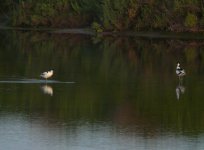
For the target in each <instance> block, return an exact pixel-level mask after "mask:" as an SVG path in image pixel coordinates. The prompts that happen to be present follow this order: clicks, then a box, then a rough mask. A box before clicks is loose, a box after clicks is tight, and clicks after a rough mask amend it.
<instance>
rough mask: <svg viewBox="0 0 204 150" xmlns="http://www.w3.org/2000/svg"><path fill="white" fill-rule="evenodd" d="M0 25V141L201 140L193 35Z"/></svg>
mask: <svg viewBox="0 0 204 150" xmlns="http://www.w3.org/2000/svg"><path fill="white" fill-rule="evenodd" d="M0 34H1V36H0V37H1V40H0V145H1V149H21V150H23V149H30V150H32V149H33V150H36V149H38V150H56V149H57V150H65V149H66V150H67V149H75V150H93V149H94V150H95V149H97V150H102V149H103V150H104V149H108V150H120V149H121V150H123V149H139V150H146V149H150V150H159V149H162V150H163V149H169V150H170V149H173V150H176V149H178V150H188V149H204V144H203V141H204V109H203V105H204V101H203V96H204V93H203V89H204V76H203V74H204V71H203V70H204V61H203V58H204V49H203V46H202V45H203V43H202V41H194V40H188V41H181V40H174V39H163V40H162V39H160V40H151V39H149V38H148V39H139V38H132V37H131V38H128V37H117V38H116V37H98V38H96V37H92V36H88V35H87V36H86V35H81V36H80V35H69V34H50V33H49V34H46V33H36V32H12V31H9V32H8V31H6V32H5V31H3V32H0ZM177 62H180V63H181V66H182V67H184V69H185V70H186V72H187V75H186V77H184V78H183V79H182V81H179V80H178V77H177V76H176V74H175V68H176V64H177ZM50 69H53V70H54V76H53V77H52V78H50V79H48V80H47V81H45V80H43V79H41V78H40V77H39V75H40V73H41V72H44V71H47V70H50Z"/></svg>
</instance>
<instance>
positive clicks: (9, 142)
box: [0, 114, 204, 150]
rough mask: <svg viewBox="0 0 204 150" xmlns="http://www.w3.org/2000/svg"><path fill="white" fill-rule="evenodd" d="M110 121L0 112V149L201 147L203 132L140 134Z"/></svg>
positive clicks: (168, 149)
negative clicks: (64, 119) (58, 119)
mask: <svg viewBox="0 0 204 150" xmlns="http://www.w3.org/2000/svg"><path fill="white" fill-rule="evenodd" d="M127 130H128V129H127V128H123V127H117V128H116V127H115V126H114V125H113V124H110V123H108V122H107V123H106V122H104V123H102V122H100V123H94V124H92V123H91V124H90V123H88V122H83V121H81V122H80V121H77V122H70V123H66V124H65V123H60V122H55V123H53V124H50V123H49V124H48V122H45V120H43V118H41V117H35V118H29V117H25V116H21V115H20V114H19V115H12V114H1V117H0V145H1V149H8V150H9V149H16V148H17V149H21V150H24V149H29V150H36V149H37V150H67V149H70V150H73V149H74V150H96V149H97V150H104V149H107V150H109V149H110V150H125V149H128V150H134V149H137V150H146V149H151V150H160V149H161V150H163V149H165V150H190V149H195V150H196V149H198V150H199V149H202V147H204V143H203V140H204V138H203V135H199V136H196V137H188V136H185V135H177V134H173V133H161V134H160V133H157V134H156V135H154V136H153V137H148V136H147V137H144V135H143V133H142V132H140V130H138V132H137V131H134V132H127Z"/></svg>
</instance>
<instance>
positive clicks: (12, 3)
mask: <svg viewBox="0 0 204 150" xmlns="http://www.w3.org/2000/svg"><path fill="white" fill-rule="evenodd" d="M0 4H1V5H0V7H1V12H0V13H1V14H2V15H1V16H4V17H5V16H7V19H9V21H10V23H11V24H12V25H13V26H32V27H33V26H34V27H39V26H44V27H64V28H70V27H72V28H76V27H91V26H94V27H96V30H97V31H98V30H99V31H101V30H106V31H121V30H168V31H202V30H203V28H204V2H203V1H202V0H171V1H170V0H145V1H142V0H2V1H1V2H0ZM92 24H94V25H92Z"/></svg>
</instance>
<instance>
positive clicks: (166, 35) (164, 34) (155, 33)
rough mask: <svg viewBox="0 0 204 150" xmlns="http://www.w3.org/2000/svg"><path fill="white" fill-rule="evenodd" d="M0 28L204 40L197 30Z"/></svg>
mask: <svg viewBox="0 0 204 150" xmlns="http://www.w3.org/2000/svg"><path fill="white" fill-rule="evenodd" d="M0 30H15V31H24V32H26V31H35V32H46V33H52V34H81V35H90V36H97V37H101V36H116V37H118V36H119V37H137V38H147V39H180V40H204V34H202V33H199V32H167V31H166V32H165V31H164V32H163V31H162V32H161V31H115V32H111V31H103V32H99V33H98V32H96V31H95V30H93V29H91V28H89V29H88V28H78V29H60V28H32V27H29V28H28V27H6V26H0Z"/></svg>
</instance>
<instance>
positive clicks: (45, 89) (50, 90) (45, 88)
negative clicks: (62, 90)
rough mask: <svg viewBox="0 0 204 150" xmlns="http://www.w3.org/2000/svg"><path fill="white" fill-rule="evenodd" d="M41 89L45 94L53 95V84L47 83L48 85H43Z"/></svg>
mask: <svg viewBox="0 0 204 150" xmlns="http://www.w3.org/2000/svg"><path fill="white" fill-rule="evenodd" d="M41 89H42V91H43V93H44V94H47V95H50V96H52V95H53V88H52V86H50V85H47V84H46V85H43V86H41Z"/></svg>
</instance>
